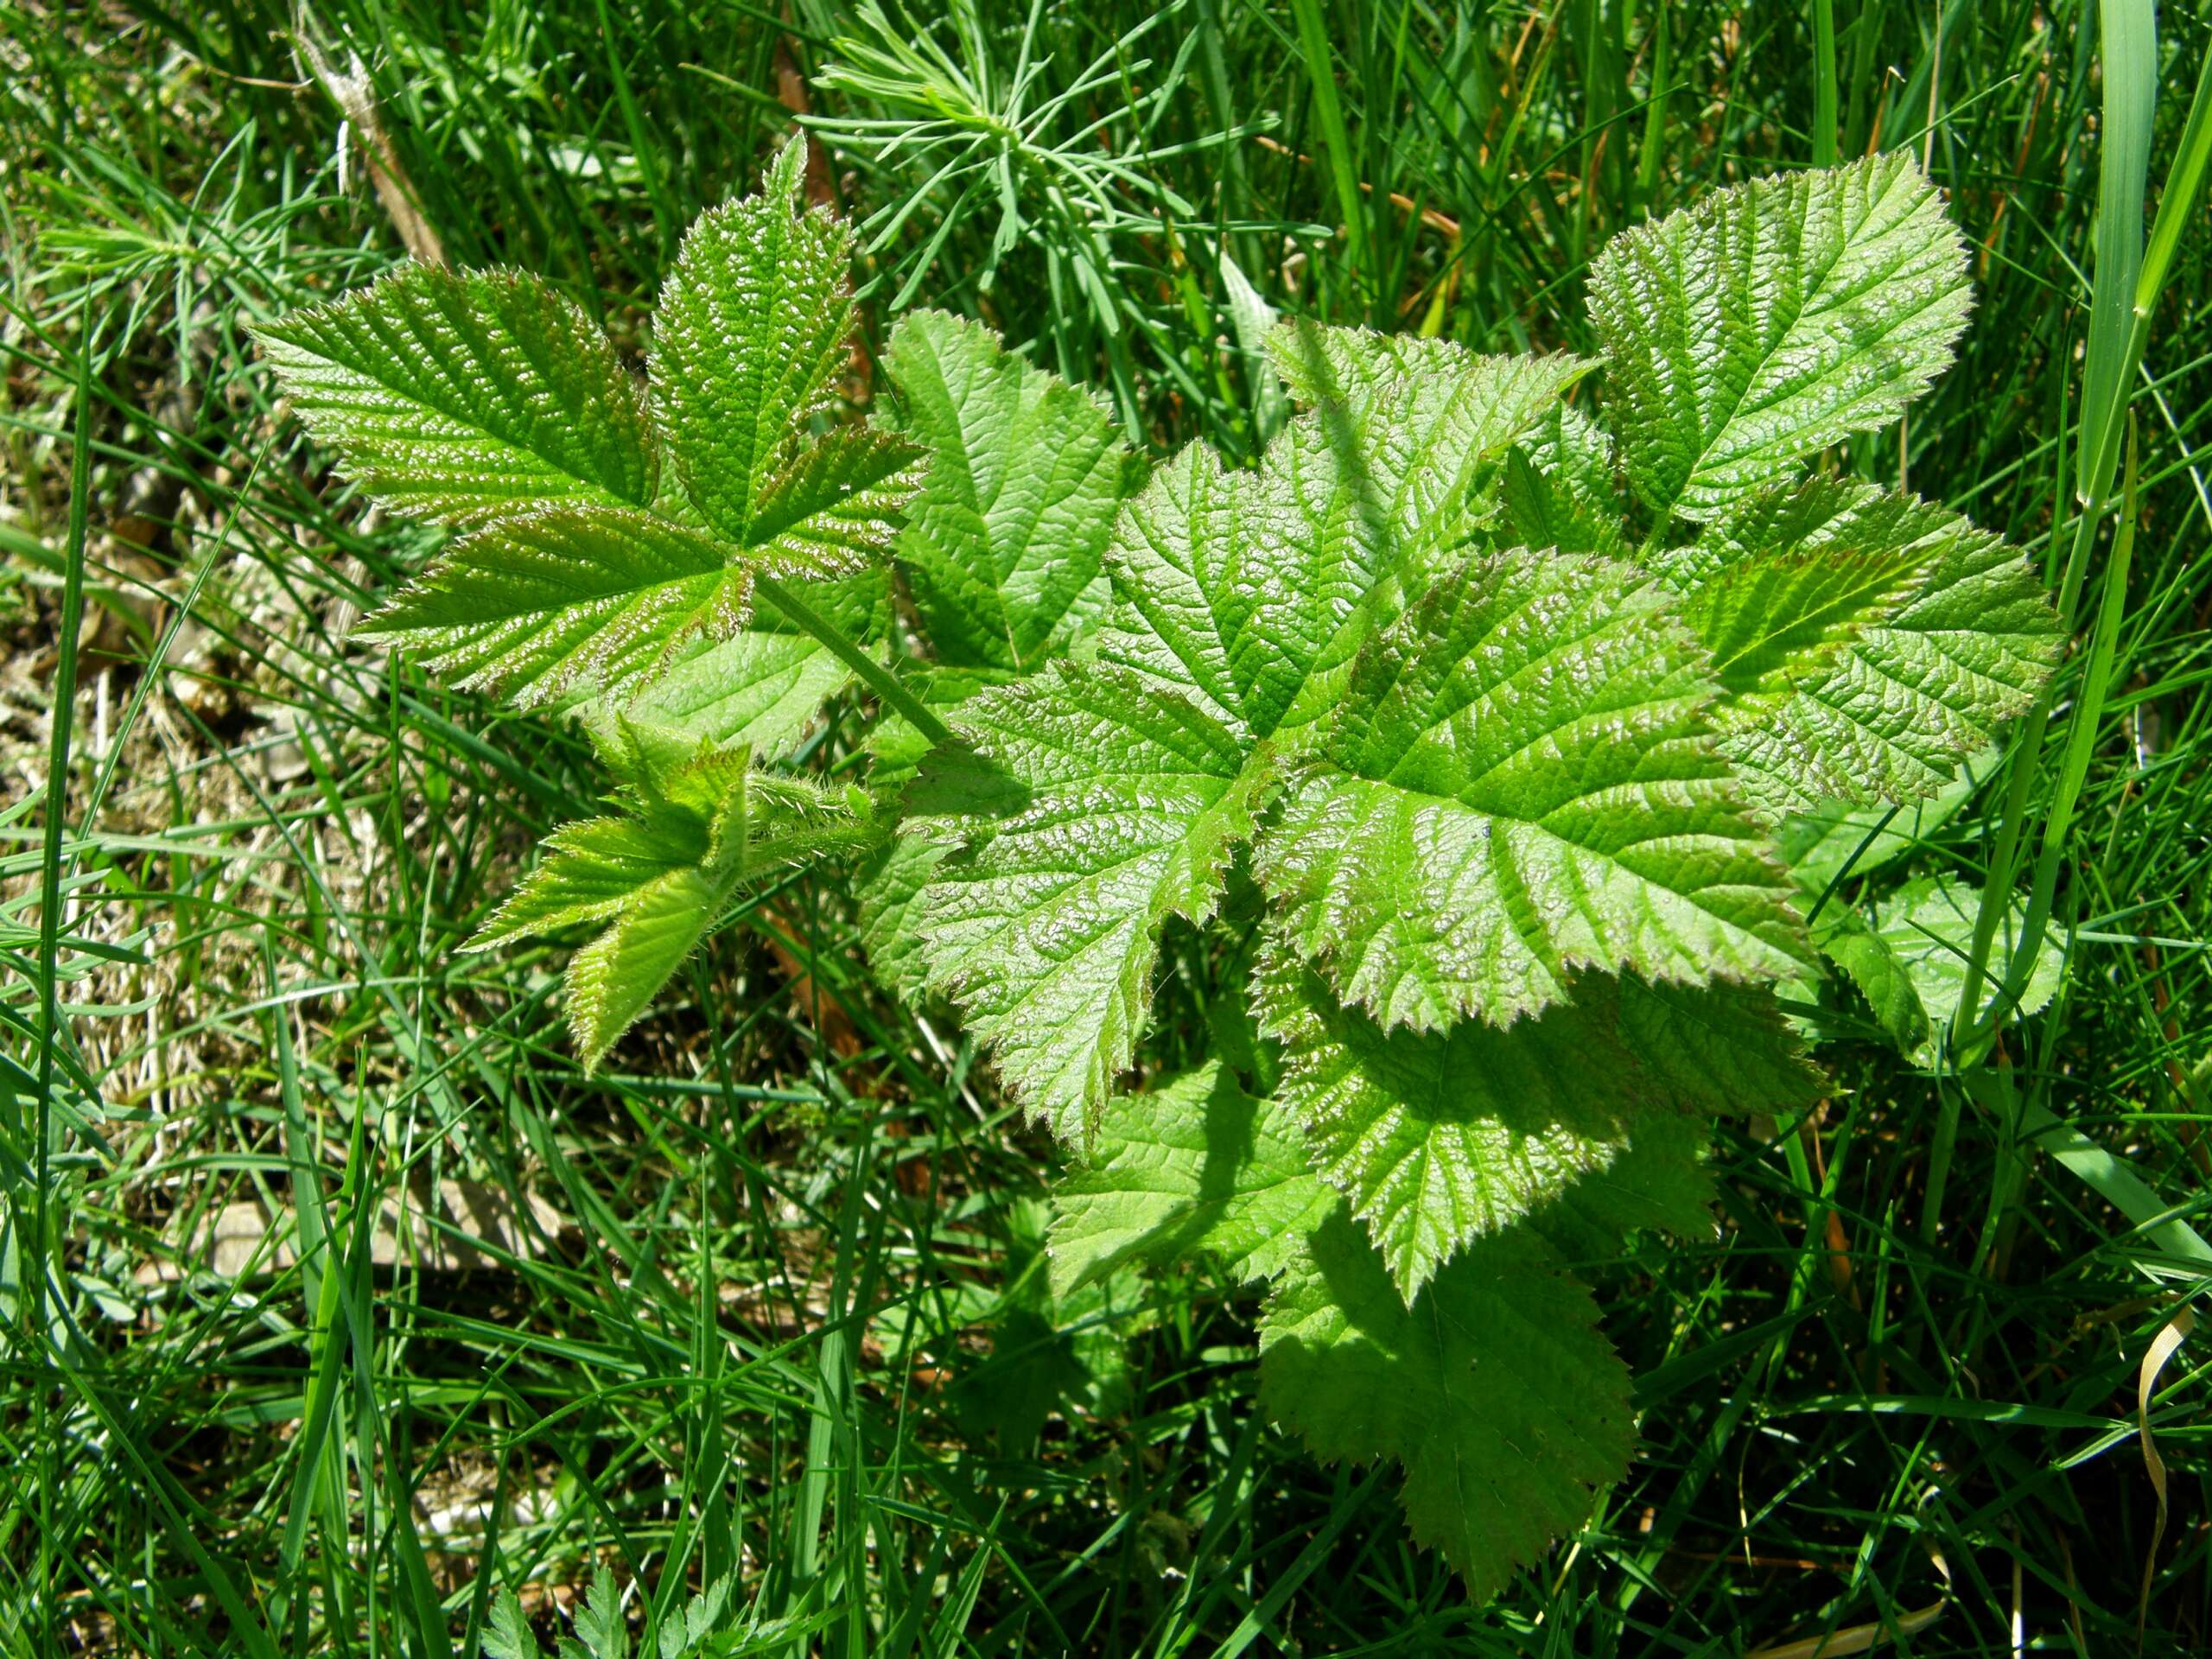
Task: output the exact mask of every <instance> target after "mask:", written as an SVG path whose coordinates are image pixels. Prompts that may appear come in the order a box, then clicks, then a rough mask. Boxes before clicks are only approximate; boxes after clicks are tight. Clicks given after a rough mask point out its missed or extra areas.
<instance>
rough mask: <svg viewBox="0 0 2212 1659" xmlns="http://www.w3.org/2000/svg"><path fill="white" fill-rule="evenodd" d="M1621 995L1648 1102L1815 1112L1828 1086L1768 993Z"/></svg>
mask: <svg viewBox="0 0 2212 1659" xmlns="http://www.w3.org/2000/svg"><path fill="white" fill-rule="evenodd" d="M1619 994H1620V1031H1621V1042H1622V1046H1624V1047H1625V1048H1626V1049H1628V1051H1629V1052H1630V1053H1632V1054H1633V1055H1635V1057H1636V1067H1637V1073H1638V1077H1637V1086H1638V1087H1639V1088H1640V1089H1642V1090H1644V1091H1645V1096H1646V1097H1647V1098H1649V1099H1653V1100H1658V1101H1662V1102H1665V1103H1669V1104H1671V1105H1673V1106H1675V1107H1676V1108H1677V1109H1680V1110H1682V1111H1691V1112H1704V1113H1707V1114H1713V1113H1745V1112H1768V1113H1780V1112H1784V1111H1789V1110H1791V1109H1795V1108H1796V1107H1800V1106H1805V1105H1809V1104H1810V1103H1812V1102H1813V1101H1814V1100H1815V1099H1816V1098H1818V1097H1819V1096H1820V1095H1821V1092H1822V1090H1823V1089H1824V1088H1825V1086H1826V1085H1825V1083H1824V1081H1823V1079H1822V1078H1821V1074H1820V1073H1819V1072H1818V1071H1815V1069H1814V1068H1813V1067H1812V1066H1810V1065H1808V1064H1807V1063H1806V1061H1805V1058H1804V1057H1803V1055H1802V1054H1801V1053H1800V1052H1798V1047H1797V1042H1796V1038H1795V1037H1794V1036H1793V1035H1792V1034H1791V1033H1790V1030H1789V1024H1788V1022H1787V1021H1786V1020H1784V1019H1783V1015H1782V1011H1781V1010H1780V1009H1779V1008H1778V1007H1776V1006H1775V1000H1774V995H1773V993H1772V992H1771V991H1770V990H1769V989H1767V988H1764V987H1759V988H1750V987H1745V986H1739V985H1710V986H1704V987H1694V986H1687V985H1651V984H1646V983H1643V982H1641V981H1639V980H1636V979H1632V978H1629V979H1623V980H1622V981H1621V982H1620V993H1619Z"/></svg>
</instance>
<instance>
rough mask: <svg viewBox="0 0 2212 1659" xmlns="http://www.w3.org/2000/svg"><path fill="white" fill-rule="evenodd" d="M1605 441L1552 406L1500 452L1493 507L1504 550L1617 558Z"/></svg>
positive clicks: (1620, 537) (1616, 520) (1581, 419)
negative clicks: (1502, 460)
mask: <svg viewBox="0 0 2212 1659" xmlns="http://www.w3.org/2000/svg"><path fill="white" fill-rule="evenodd" d="M1613 473H1614V461H1613V445H1612V440H1611V439H1610V438H1608V437H1607V436H1606V435H1605V431H1604V430H1603V429H1601V428H1600V427H1599V425H1598V424H1597V423H1595V422H1593V421H1592V420H1591V418H1590V417H1589V416H1586V415H1585V414H1583V413H1582V412H1581V411H1580V410H1577V409H1575V408H1574V407H1573V406H1572V405H1571V404H1554V405H1553V406H1552V408H1551V409H1549V410H1547V411H1546V412H1545V413H1544V414H1543V415H1542V416H1541V417H1540V418H1539V419H1538V420H1537V421H1536V422H1535V424H1534V425H1532V426H1531V427H1530V428H1529V430H1528V432H1527V433H1526V434H1525V435H1523V436H1522V440H1521V442H1518V443H1516V444H1515V445H1514V446H1513V448H1511V449H1510V450H1509V451H1508V452H1507V454H1506V462H1505V473H1504V476H1503V479H1502V480H1501V482H1500V490H1499V497H1498V505H1499V508H1500V521H1501V532H1502V533H1501V535H1500V537H1499V539H1500V541H1501V542H1502V543H1504V544H1506V545H1518V546H1522V547H1551V548H1557V549H1558V550H1560V552H1562V553H1602V554H1604V555H1605V556H1606V557H1607V558H1614V559H1618V558H1625V557H1627V556H1628V555H1629V552H1630V549H1629V545H1628V537H1627V534H1626V532H1625V531H1624V529H1623V526H1622V520H1623V517H1624V514H1623V510H1622V503H1621V499H1620V491H1619V489H1618V486H1616V485H1615V483H1614V481H1613Z"/></svg>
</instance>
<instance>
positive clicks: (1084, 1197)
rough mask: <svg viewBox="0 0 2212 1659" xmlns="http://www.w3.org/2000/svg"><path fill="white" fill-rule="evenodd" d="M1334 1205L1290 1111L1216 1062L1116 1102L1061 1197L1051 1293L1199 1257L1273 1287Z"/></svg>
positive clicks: (1063, 1183) (1057, 1193) (1056, 1198)
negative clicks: (1128, 1269) (1134, 1265)
mask: <svg viewBox="0 0 2212 1659" xmlns="http://www.w3.org/2000/svg"><path fill="white" fill-rule="evenodd" d="M1337 1206H1338V1198H1337V1195H1336V1194H1335V1193H1334V1192H1332V1191H1331V1190H1330V1189H1329V1188H1328V1187H1326V1186H1325V1185H1323V1184H1322V1183H1321V1181H1320V1180H1319V1178H1318V1177H1316V1176H1315V1175H1314V1174H1313V1172H1312V1171H1311V1170H1309V1169H1308V1168H1307V1167H1306V1145H1305V1141H1304V1140H1303V1139H1302V1137H1301V1136H1300V1133H1299V1128H1298V1124H1297V1122H1295V1120H1294V1118H1293V1117H1292V1116H1291V1114H1290V1111H1289V1109H1288V1108H1287V1107H1286V1106H1285V1105H1284V1104H1283V1103H1281V1102H1280V1101H1275V1100H1265V1101H1261V1100H1255V1099H1253V1098H1252V1097H1251V1096H1249V1095H1248V1094H1246V1093H1245V1092H1244V1090H1243V1089H1242V1088H1241V1087H1239V1086H1238V1084H1237V1082H1236V1077H1235V1075H1234V1074H1233V1073H1232V1072H1230V1070H1229V1069H1228V1068H1227V1067H1225V1066H1224V1065H1221V1064H1220V1063H1219V1062H1218V1061H1212V1062H1209V1063H1208V1064H1206V1065H1203V1066H1200V1067H1199V1068H1198V1070H1197V1071H1190V1072H1185V1074H1184V1075H1183V1076H1181V1077H1174V1078H1171V1079H1168V1080H1166V1081H1164V1082H1161V1083H1158V1084H1154V1085H1153V1086H1152V1087H1151V1088H1149V1089H1147V1090H1142V1091H1141V1092H1139V1093H1135V1094H1127V1095H1121V1096H1116V1098H1115V1099H1114V1100H1113V1101H1111V1102H1110V1103H1109V1104H1108V1106H1107V1108H1106V1111H1105V1115H1104V1116H1103V1120H1102V1121H1101V1122H1100V1124H1099V1129H1098V1138H1097V1141H1096V1144H1095V1146H1094V1147H1093V1148H1092V1153H1091V1158H1090V1163H1089V1164H1088V1165H1087V1166H1084V1167H1083V1168H1080V1169H1077V1170H1076V1171H1074V1172H1073V1173H1070V1174H1068V1175H1066V1176H1065V1177H1063V1178H1062V1179H1061V1180H1060V1182H1059V1183H1058V1185H1057V1186H1056V1187H1055V1188H1054V1189H1053V1208H1054V1211H1055V1215H1054V1218H1053V1222H1052V1285H1053V1288H1054V1290H1055V1291H1056V1292H1058V1293H1060V1294H1065V1293H1067V1292H1069V1291H1071V1290H1073V1289H1075V1288H1077V1287H1080V1286H1082V1285H1085V1284H1089V1283H1091V1282H1094V1281H1096V1280H1098V1279H1101V1278H1103V1277H1104V1276H1105V1275H1107V1274H1111V1273H1113V1272H1115V1271H1116V1269H1118V1268H1122V1267H1125V1266H1127V1265H1128V1264H1129V1263H1131V1262H1146V1263H1148V1264H1150V1265H1153V1266H1155V1267H1165V1266H1167V1265H1170V1264H1172V1263H1173V1262H1179V1261H1181V1260H1183V1259H1184V1258H1185V1257H1188V1256H1191V1255H1198V1254H1199V1253H1202V1252H1203V1253H1204V1254H1206V1255H1211V1256H1213V1257H1216V1258H1217V1259H1218V1260H1219V1262H1221V1264H1222V1267H1223V1268H1224V1271H1225V1272H1226V1273H1227V1274H1229V1275H1230V1277H1231V1278H1233V1279H1237V1280H1253V1279H1271V1278H1273V1277H1274V1275H1275V1274H1278V1273H1280V1272H1281V1271H1282V1270H1283V1268H1285V1267H1287V1266H1288V1265H1289V1264H1290V1263H1291V1262H1293V1261H1294V1260H1295V1259H1296V1258H1297V1256H1298V1255H1299V1253H1300V1250H1301V1249H1303V1245H1302V1243H1300V1241H1301V1240H1302V1238H1303V1236H1305V1235H1306V1234H1307V1233H1309V1232H1311V1231H1313V1229H1314V1228H1316V1227H1318V1226H1319V1225H1320V1224H1322V1223H1323V1222H1324V1221H1325V1220H1327V1219H1328V1217H1329V1216H1330V1215H1331V1213H1332V1211H1335V1210H1336V1208H1337Z"/></svg>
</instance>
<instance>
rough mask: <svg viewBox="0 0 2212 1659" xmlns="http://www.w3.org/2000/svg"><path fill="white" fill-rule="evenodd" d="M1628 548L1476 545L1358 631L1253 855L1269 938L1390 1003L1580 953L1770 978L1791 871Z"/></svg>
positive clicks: (1443, 1008)
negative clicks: (1719, 743)
mask: <svg viewBox="0 0 2212 1659" xmlns="http://www.w3.org/2000/svg"><path fill="white" fill-rule="evenodd" d="M1712 695H1713V694H1712V688H1711V685H1710V683H1709V682H1708V681H1707V679H1706V678H1705V677H1704V674H1703V671H1702V667H1701V663H1700V653H1699V652H1698V651H1697V649H1696V646H1695V645H1694V642H1693V641H1692V640H1691V639H1689V638H1688V635H1687V634H1686V633H1685V632H1683V631H1682V629H1681V626H1680V625H1679V624H1677V623H1675V621H1673V620H1672V619H1671V618H1670V617H1669V615H1668V614H1667V613H1666V612H1665V610H1664V609H1663V608H1662V601H1661V598H1660V595H1659V594H1657V593H1656V592H1655V591H1653V590H1652V589H1651V588H1649V586H1648V585H1646V584H1645V583H1644V582H1643V579H1642V578H1641V577H1640V576H1639V575H1637V573H1635V572H1634V571H1632V570H1631V569H1630V568H1629V567H1626V566H1624V565H1620V564H1618V563H1611V562H1609V561H1607V560H1604V559H1600V558H1596V557H1592V556H1566V555H1560V556H1539V555H1534V554H1529V553H1526V552H1521V551H1515V552H1509V553H1503V554H1498V555H1493V556H1478V557H1477V558H1476V559H1474V560H1472V561H1471V562H1470V563H1468V564H1467V565H1466V567H1465V569H1463V570H1462V571H1460V572H1459V573H1458V574H1456V575H1453V576H1452V577H1449V578H1447V579H1446V581H1444V582H1440V583H1439V584H1438V585H1437V586H1436V587H1435V588H1432V589H1431V590H1430V591H1429V593H1428V594H1427V595H1426V596H1425V597H1424V598H1423V599H1422V600H1421V603H1420V604H1418V605H1417V606H1415V607H1414V608H1413V609H1412V610H1410V611H1408V613H1406V615H1405V616H1404V617H1403V618H1402V619H1401V620H1399V622H1397V623H1395V624H1394V625H1393V626H1391V627H1390V628H1389V629H1388V630H1386V631H1385V632H1383V633H1381V634H1379V635H1377V636H1376V638H1375V639H1374V640H1372V641H1371V642H1370V645H1369V646H1368V647H1367V649H1366V650H1365V651H1363V652H1362V653H1361V656H1360V658H1359V662H1358V664H1357V668H1356V669H1355V670H1354V671H1353V674H1352V676H1351V682H1350V685H1349V689H1348V692H1347V695H1346V697H1345V700H1344V705H1343V707H1342V709H1341V711H1340V712H1339V714H1338V719H1337V723H1336V726H1335V728H1334V730H1333V732H1332V734H1331V735H1330V737H1329V739H1328V742H1327V746H1326V749H1325V754H1324V755H1323V756H1322V757H1321V758H1320V759H1319V760H1318V761H1316V762H1315V763H1313V764H1311V765H1309V766H1306V768H1305V769H1304V770H1303V771H1302V772H1300V775H1299V776H1298V777H1297V778H1296V779H1295V780H1294V782H1293V784H1292V785H1290V787H1289V788H1288V789H1287V792H1286V796H1285V799H1284V803H1283V806H1282V810H1281V814H1280V816H1279V818H1278V820H1277V821H1276V822H1275V823H1274V824H1272V825H1271V826H1270V827H1269V828H1268V832H1267V834H1266V835H1265V836H1263V837H1262V840H1261V842H1260V844H1259V846H1258V848H1257V849H1256V850H1255V855H1254V868H1255V873H1256V874H1258V876H1259V878H1260V880H1261V883H1262V886H1263V887H1266V888H1267V889H1268V893H1270V895H1271V896H1272V897H1273V898H1274V900H1275V903H1276V905H1277V906H1278V910H1277V918H1278V924H1279V925H1280V927H1281V931H1282V935H1283V937H1285V938H1287V939H1289V940H1290V941H1291V942H1292V943H1293V944H1295V946H1296V947H1297V949H1298V950H1300V952H1301V953H1302V954H1304V955H1305V956H1306V957H1309V958H1310V959H1312V960H1313V961H1314V962H1316V963H1319V965H1320V966H1321V968H1322V969H1323V972H1324V973H1325V975H1326V976H1327V977H1328V979H1329V981H1330V982H1331V983H1332V985H1333V986H1334V987H1335V988H1336V989H1337V990H1338V993H1339V994H1340V995H1343V996H1344V998H1345V999H1346V1000H1347V1001H1353V1002H1356V1003H1357V1004H1359V1005H1360V1006H1362V1007H1365V1008H1367V1009H1369V1010H1370V1012H1372V1013H1373V1014H1375V1016H1376V1019H1378V1020H1381V1021H1382V1023H1383V1025H1384V1026H1386V1027H1389V1026H1396V1025H1409V1026H1412V1027H1415V1028H1417V1029H1433V1028H1437V1027H1444V1026H1447V1025H1450V1024H1451V1023H1452V1021H1454V1020H1457V1019H1459V1017H1461V1016H1462V1015H1465V1014H1476V1015H1479V1016H1480V1017H1482V1018H1484V1019H1486V1020H1491V1021H1492V1022H1494V1023H1497V1024H1506V1023H1509V1022H1510V1021H1511V1020H1514V1019H1515V1018H1516V1017H1517V1016H1519V1015H1521V1014H1532V1013H1535V1012H1536V1011H1537V1010H1539V1009H1541V1008H1542V1007H1546V1006H1547V1005H1548V1004H1549V1003H1551V1002H1554V1001H1560V1000H1562V999H1563V998H1564V997H1565V996H1566V995H1567V989H1566V988H1567V981H1568V979H1569V977H1570V976H1572V975H1573V974H1574V973H1575V972H1576V971H1577V970H1580V969H1590V968H1595V969H1601V970H1604V971H1608V972H1611V971H1615V970H1618V969H1633V970H1635V971H1636V972H1637V973H1639V974H1641V975H1643V976H1644V977H1646V978H1648V979H1651V980H1655V981H1672V982H1682V983H1691V984H1702V983H1705V982H1708V981H1711V980H1713V979H1717V978H1718V979H1740V980H1758V979H1776V978H1782V977H1786V976H1789V974H1791V973H1792V972H1794V971H1795V970H1796V968H1797V966H1798V965H1799V964H1800V963H1802V962H1803V961H1804V960H1806V959H1807V957H1808V951H1807V948H1806V946H1805V944H1804V942H1803V940H1802V937H1801V935H1800V933H1799V931H1798V928H1797V925H1796V922H1795V920H1794V918H1792V916H1791V914H1790V912H1789V907H1788V905H1787V902H1786V901H1787V898H1788V894H1789V885H1788V881H1787V878H1786V877H1785V876H1784V875H1783V872H1782V869H1781V867H1780V866H1779V865H1778V864H1777V863H1776V862H1775V861H1773V859H1772V857H1771V855H1770V853H1769V852H1768V851H1767V849H1766V846H1765V843H1764V838H1763V836H1762V834H1761V832H1760V829H1759V828H1758V824H1757V823H1756V822H1755V821H1754V820H1753V818H1752V817H1751V814H1750V812H1749V811H1748V810H1747V809H1746V808H1745V805H1744V804H1743V803H1742V800H1741V798H1740V797H1739V796H1738V792H1737V790H1736V786H1735V784H1734V782H1733V780H1732V778H1731V777H1730V774H1729V771H1728V767H1727V765H1726V762H1725V761H1724V760H1722V759H1721V757H1720V755H1719V752H1718V751H1717V749H1716V748H1715V747H1714V744H1713V738H1712V734H1711V731H1710V728H1709V727H1708V725H1707V716H1706V713H1705V709H1706V705H1707V703H1708V702H1710V700H1711V697H1712Z"/></svg>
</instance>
